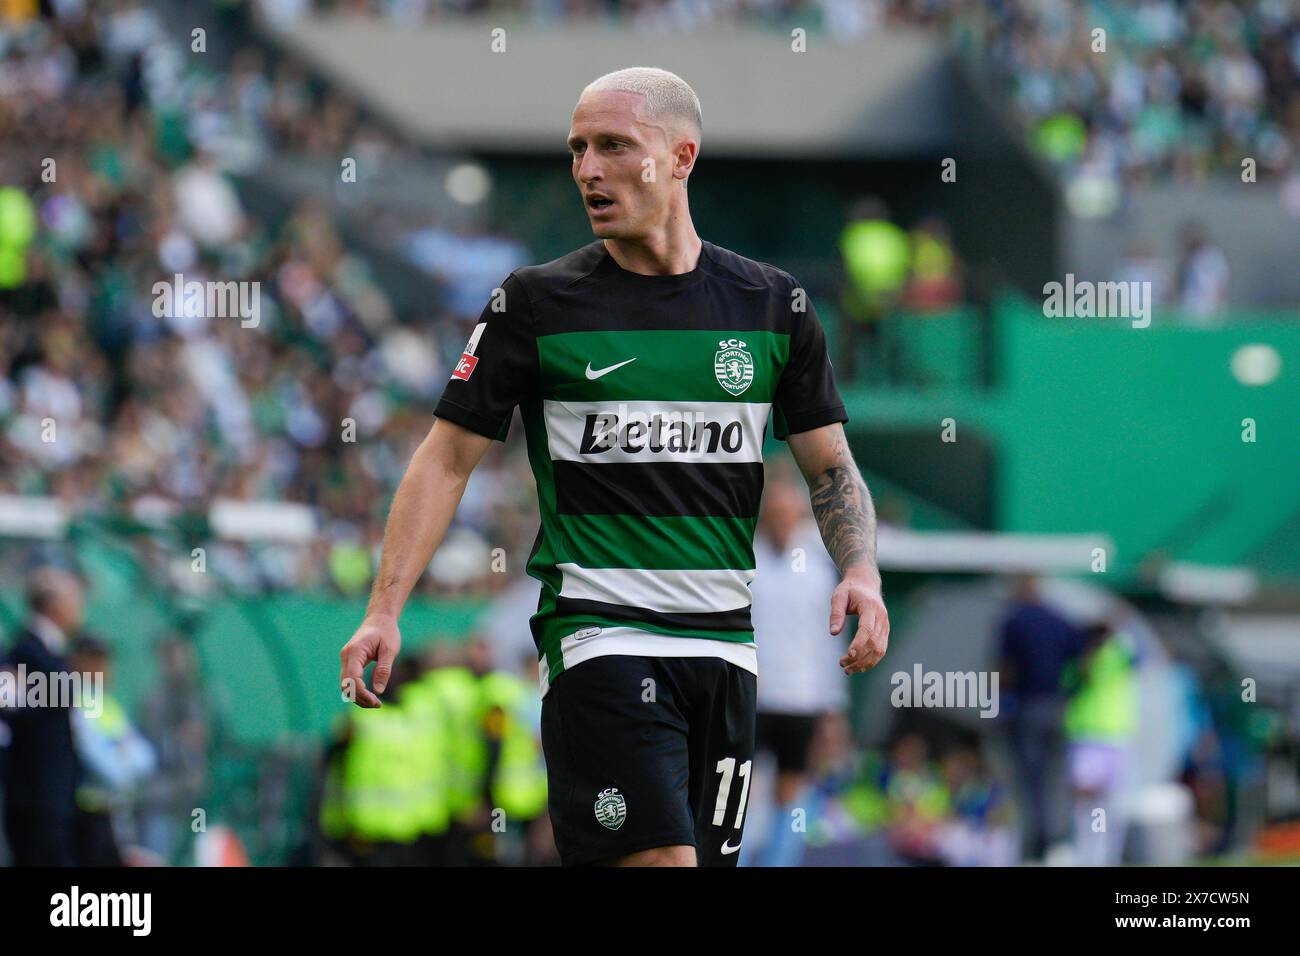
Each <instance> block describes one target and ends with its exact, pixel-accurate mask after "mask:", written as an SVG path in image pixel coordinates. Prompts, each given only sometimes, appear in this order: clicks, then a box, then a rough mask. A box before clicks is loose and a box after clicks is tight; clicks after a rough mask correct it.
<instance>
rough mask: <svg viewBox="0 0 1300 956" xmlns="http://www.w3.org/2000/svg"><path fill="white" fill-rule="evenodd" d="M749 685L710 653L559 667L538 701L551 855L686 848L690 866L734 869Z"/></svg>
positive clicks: (750, 708) (745, 783)
mask: <svg viewBox="0 0 1300 956" xmlns="http://www.w3.org/2000/svg"><path fill="white" fill-rule="evenodd" d="M755 691H756V684H755V678H754V675H753V674H752V673H750V672H749V671H747V670H745V669H744V668H743V667H738V666H737V665H735V664H732V663H730V662H729V661H724V660H722V659H721V658H718V657H634V656H628V655H607V656H604V657H594V658H592V659H591V660H587V661H583V662H582V663H581V664H578V665H576V666H575V667H574V668H573V669H572V670H567V671H564V672H563V673H562V674H560V675H559V676H558V677H557V678H556V680H555V683H554V684H553V685H552V686H551V688H550V690H549V691H548V692H547V694H546V696H545V697H544V698H543V699H542V747H543V749H544V750H545V752H546V774H547V782H548V785H549V788H550V789H549V792H550V796H551V799H550V812H551V824H552V828H553V829H554V831H555V844H556V847H557V848H558V849H559V851H560V860H561V862H562V863H563V864H564V865H565V866H578V865H582V864H589V863H599V862H604V861H607V860H611V859H614V858H617V857H621V856H626V855H628V854H630V853H636V852H638V851H641V850H649V849H653V848H655V847H662V846H694V847H695V852H696V860H697V862H698V863H699V865H700V866H735V865H736V859H737V853H736V851H737V850H738V849H740V841H741V836H742V833H743V829H744V817H745V804H746V803H747V802H748V799H749V789H750V784H751V783H752V780H751V778H750V771H751V770H752V769H753V758H754V700H755Z"/></svg>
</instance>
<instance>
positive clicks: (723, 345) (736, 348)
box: [713, 339, 754, 395]
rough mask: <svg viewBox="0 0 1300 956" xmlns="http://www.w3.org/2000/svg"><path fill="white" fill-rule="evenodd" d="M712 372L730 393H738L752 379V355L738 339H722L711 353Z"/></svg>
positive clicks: (749, 383)
mask: <svg viewBox="0 0 1300 956" xmlns="http://www.w3.org/2000/svg"><path fill="white" fill-rule="evenodd" d="M713 374H714V375H715V376H716V377H717V379H718V384H719V385H721V386H722V387H723V388H725V389H726V390H727V391H728V392H730V393H731V394H732V395H739V394H740V393H741V392H743V391H744V390H745V389H747V388H749V386H750V385H751V384H752V383H753V381H754V357H753V356H752V355H750V354H749V353H748V352H746V351H745V343H744V342H742V341H741V340H740V339H723V340H722V341H721V342H719V343H718V351H717V352H715V353H714V355H713Z"/></svg>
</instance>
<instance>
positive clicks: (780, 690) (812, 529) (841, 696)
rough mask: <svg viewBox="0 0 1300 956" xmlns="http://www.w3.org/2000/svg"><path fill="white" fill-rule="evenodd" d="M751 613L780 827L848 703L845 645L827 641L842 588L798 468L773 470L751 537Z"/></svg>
mask: <svg viewBox="0 0 1300 956" xmlns="http://www.w3.org/2000/svg"><path fill="white" fill-rule="evenodd" d="M754 561H755V568H756V572H757V573H756V574H755V577H754V584H753V588H752V590H753V595H754V603H753V608H752V613H753V623H754V640H755V643H756V644H757V646H758V718H757V735H756V750H757V751H758V752H762V751H764V750H766V751H768V752H769V753H771V754H772V755H773V757H775V760H776V772H777V776H776V787H775V790H776V803H777V806H778V809H779V812H778V813H777V815H776V818H775V819H774V821H773V822H774V825H775V826H776V827H784V826H787V825H788V823H789V820H790V814H789V810H790V808H791V807H792V805H793V804H794V803H795V802H796V801H797V800H798V799H799V798H800V795H801V794H802V793H803V791H804V789H805V787H806V785H807V783H808V752H809V748H810V745H811V744H812V740H813V735H814V734H815V732H816V730H817V726H818V723H819V722H820V721H821V720H822V718H823V717H824V716H825V715H826V714H828V713H838V712H843V711H844V709H845V708H846V707H847V705H848V691H847V685H846V683H845V681H844V677H843V674H842V673H841V671H840V667H839V664H838V663H837V662H838V661H839V659H840V658H841V657H842V656H843V655H844V651H845V648H846V646H847V645H846V643H845V641H844V640H842V639H841V638H834V637H831V636H830V630H829V627H828V621H827V618H826V604H827V601H828V600H829V598H830V595H831V592H832V591H834V590H835V586H836V585H837V584H838V583H839V575H838V573H837V572H836V570H835V566H834V565H833V564H832V563H831V561H830V559H829V558H828V557H827V556H826V553H825V548H824V547H822V544H821V535H820V533H819V532H818V529H817V524H816V522H814V521H813V519H812V515H811V513H810V511H809V508H808V495H807V491H806V490H805V489H804V487H803V483H802V482H801V481H800V480H799V478H798V475H797V473H796V472H795V471H794V468H793V467H792V466H791V465H789V464H788V463H787V462H784V461H781V460H778V461H777V462H776V463H775V464H774V465H773V466H772V467H770V468H769V473H768V477H767V479H766V481H765V483H764V488H763V500H762V505H761V509H760V512H759V518H758V533H757V534H756V535H755V538H754Z"/></svg>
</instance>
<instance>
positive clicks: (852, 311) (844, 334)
mask: <svg viewBox="0 0 1300 956" xmlns="http://www.w3.org/2000/svg"><path fill="white" fill-rule="evenodd" d="M840 254H841V256H842V257H843V262H844V293H843V296H842V299H841V308H842V310H843V315H842V319H841V322H840V339H841V341H840V342H839V356H840V359H841V361H840V370H841V372H842V373H843V375H844V377H845V378H846V379H850V380H851V379H853V378H854V376H855V375H856V374H857V361H858V351H859V350H860V349H861V347H862V343H863V341H864V340H865V341H866V342H867V344H868V346H869V347H872V348H885V349H887V348H888V343H887V342H886V341H885V339H884V334H883V332H882V330H881V326H882V324H883V323H884V322H885V321H886V320H887V318H888V316H889V313H890V311H891V310H892V309H893V308H894V306H895V305H896V304H897V303H898V301H899V299H900V297H901V296H902V293H903V288H904V285H905V283H906V282H907V275H908V269H909V264H910V256H911V250H910V248H909V245H908V239H907V233H906V232H904V231H903V230H902V229H901V228H900V227H899V226H897V225H895V224H894V223H893V222H892V221H891V220H890V216H889V208H888V207H887V206H886V205H885V204H884V203H883V202H882V201H881V200H880V199H878V198H876V197H874V196H868V197H864V198H862V199H859V200H857V201H855V202H854V203H853V204H852V205H851V206H850V207H849V211H848V222H847V224H846V225H845V226H844V229H843V231H842V232H841V233H840ZM883 359H884V365H885V368H886V370H887V374H888V375H889V376H890V377H891V378H892V376H893V360H892V358H891V356H889V355H885V356H883Z"/></svg>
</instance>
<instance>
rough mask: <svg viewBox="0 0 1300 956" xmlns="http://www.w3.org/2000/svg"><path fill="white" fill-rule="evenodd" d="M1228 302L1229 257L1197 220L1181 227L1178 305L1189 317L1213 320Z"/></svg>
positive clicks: (1197, 319)
mask: <svg viewBox="0 0 1300 956" xmlns="http://www.w3.org/2000/svg"><path fill="white" fill-rule="evenodd" d="M1227 305H1228V258H1227V256H1225V255H1224V254H1223V250H1222V249H1220V248H1219V247H1218V246H1216V245H1215V244H1214V243H1213V242H1211V241H1210V238H1209V236H1207V235H1206V233H1205V230H1204V228H1203V227H1201V226H1200V225H1199V224H1197V223H1188V224H1187V225H1185V226H1183V229H1182V255H1181V256H1180V258H1179V260H1178V306H1179V308H1181V309H1182V310H1183V313H1184V314H1185V315H1186V316H1187V318H1188V320H1189V321H1191V322H1193V323H1195V324H1197V325H1204V324H1206V323H1208V322H1213V321H1214V319H1216V318H1217V317H1218V316H1219V315H1220V314H1222V312H1223V310H1224V309H1225V308H1227Z"/></svg>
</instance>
